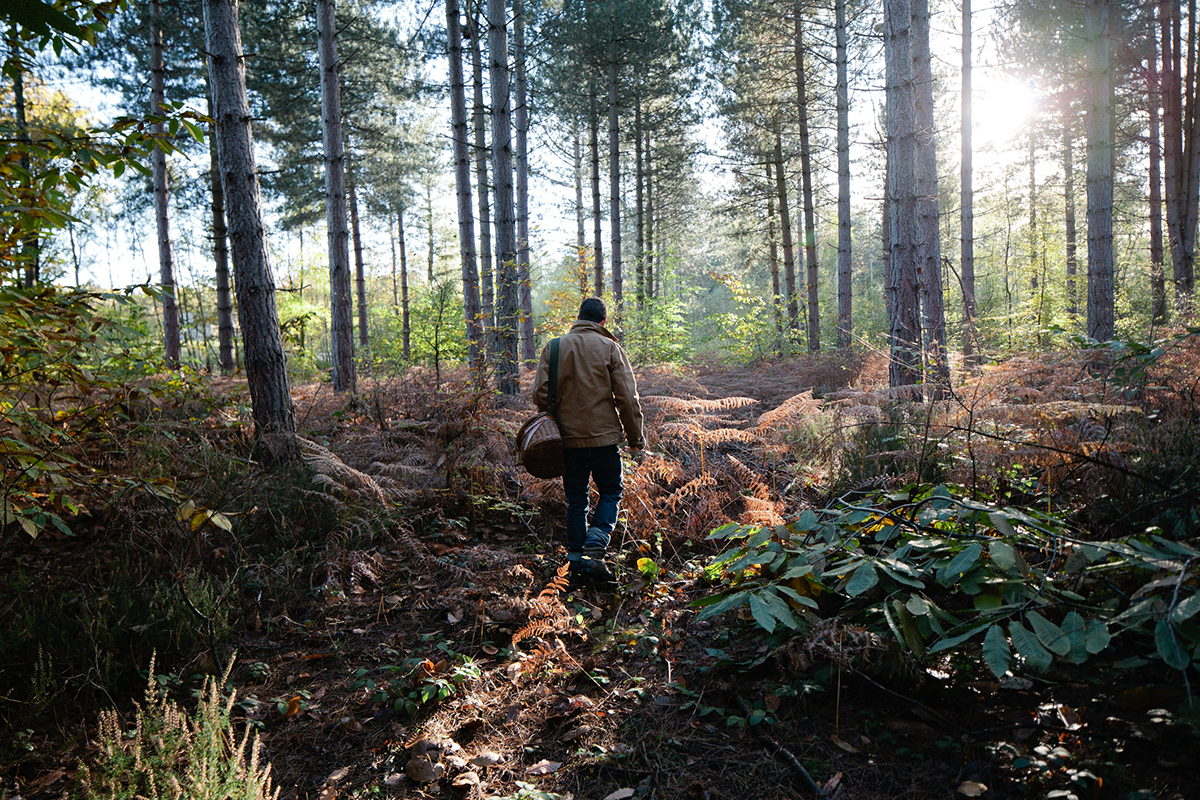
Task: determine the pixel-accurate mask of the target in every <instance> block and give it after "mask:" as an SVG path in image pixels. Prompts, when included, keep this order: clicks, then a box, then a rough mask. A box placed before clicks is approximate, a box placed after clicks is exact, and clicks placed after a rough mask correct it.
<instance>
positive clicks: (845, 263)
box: [834, 0, 970, 349]
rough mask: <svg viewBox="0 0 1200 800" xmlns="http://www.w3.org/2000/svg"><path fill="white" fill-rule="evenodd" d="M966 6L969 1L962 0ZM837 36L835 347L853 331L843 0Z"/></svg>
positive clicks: (838, 12)
mask: <svg viewBox="0 0 1200 800" xmlns="http://www.w3.org/2000/svg"><path fill="white" fill-rule="evenodd" d="M963 2H965V3H967V5H968V7H969V6H970V0H963ZM834 15H835V19H836V31H835V34H836V37H837V158H838V267H837V273H838V284H837V286H838V289H837V292H838V332H837V346H838V348H839V349H845V348H848V347H849V346H850V342H851V335H852V334H853V332H854V306H853V296H854V281H853V277H854V276H853V272H852V265H851V260H850V255H851V252H850V248H851V242H850V78H849V67H848V60H849V59H848V55H847V47H846V0H837V2H836V6H835V9H834Z"/></svg>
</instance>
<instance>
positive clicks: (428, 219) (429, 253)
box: [425, 173, 437, 289]
mask: <svg viewBox="0 0 1200 800" xmlns="http://www.w3.org/2000/svg"><path fill="white" fill-rule="evenodd" d="M433 182H434V176H433V175H432V174H428V173H427V174H426V175H425V244H426V248H425V275H426V278H425V281H426V283H428V284H429V287H430V288H431V289H432V288H433V284H434V281H436V280H437V277H436V276H435V275H434V274H433V265H434V263H435V262H436V260H437V249H436V248H435V246H434V245H435V242H434V238H433V220H434V210H433Z"/></svg>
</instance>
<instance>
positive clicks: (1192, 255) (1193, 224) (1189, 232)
mask: <svg viewBox="0 0 1200 800" xmlns="http://www.w3.org/2000/svg"><path fill="white" fill-rule="evenodd" d="M1178 13H1179V12H1178V10H1177V11H1176V14H1178ZM1196 67H1197V40H1196V0H1188V55H1187V87H1186V91H1185V93H1184V98H1185V104H1184V115H1183V118H1182V119H1183V125H1184V129H1183V135H1184V150H1183V152H1184V154H1185V156H1186V159H1187V161H1186V167H1187V168H1186V172H1184V173H1182V174H1181V181H1182V182H1181V187H1182V191H1183V198H1185V202H1186V205H1185V206H1184V208H1183V209H1181V211H1183V212H1184V213H1183V214H1182V215H1181V219H1182V225H1183V231H1182V234H1181V236H1182V240H1183V253H1184V259H1183V269H1182V273H1183V291H1184V303H1183V306H1184V309H1183V310H1184V313H1185V314H1186V315H1187V316H1188V317H1189V318H1190V317H1191V314H1192V310H1193V309H1192V303H1193V302H1194V297H1193V295H1194V292H1195V274H1196V230H1197V222H1198V221H1200V109H1197V104H1198V103H1200V98H1197V97H1196Z"/></svg>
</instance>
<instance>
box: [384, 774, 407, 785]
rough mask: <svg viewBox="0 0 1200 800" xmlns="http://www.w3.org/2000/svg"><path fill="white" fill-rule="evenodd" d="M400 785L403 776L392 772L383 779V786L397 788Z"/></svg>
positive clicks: (402, 781)
mask: <svg viewBox="0 0 1200 800" xmlns="http://www.w3.org/2000/svg"><path fill="white" fill-rule="evenodd" d="M402 783H404V776H403V775H401V774H400V773H399V772H393V773H392V774H391V775H388V776H387V777H386V778H384V779H383V785H384V786H399V785H400V784H402Z"/></svg>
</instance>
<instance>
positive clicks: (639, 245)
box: [633, 89, 646, 312]
mask: <svg viewBox="0 0 1200 800" xmlns="http://www.w3.org/2000/svg"><path fill="white" fill-rule="evenodd" d="M633 163H634V182H635V183H636V184H637V190H636V192H635V203H636V206H635V230H636V232H637V233H636V235H635V236H634V248H633V249H634V259H635V263H636V265H637V266H636V270H637V310H638V311H639V312H640V311H641V310H642V309H644V308H645V307H646V284H645V281H646V257H645V253H646V229H645V224H646V216H645V205H644V203H645V193H644V192H643V186H642V181H643V180H644V179H645V170H644V169H643V164H642V97H641V91H640V89H639V91H638V96H637V98H636V100H635V102H634V105H633Z"/></svg>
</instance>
